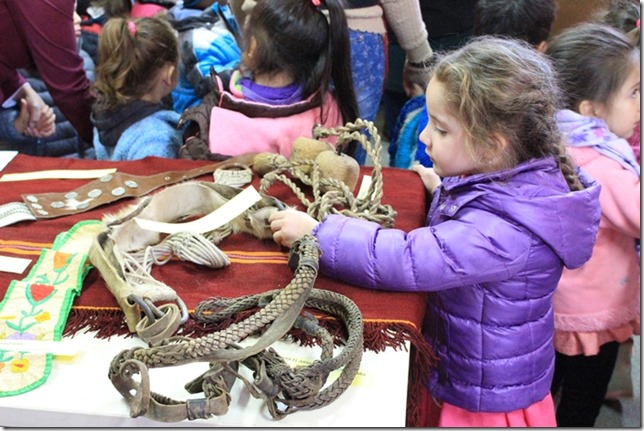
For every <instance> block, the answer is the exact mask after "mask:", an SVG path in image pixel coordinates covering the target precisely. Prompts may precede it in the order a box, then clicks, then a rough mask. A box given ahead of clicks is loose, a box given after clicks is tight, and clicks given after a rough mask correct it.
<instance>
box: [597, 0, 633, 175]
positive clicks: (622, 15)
mask: <svg viewBox="0 0 644 431" xmlns="http://www.w3.org/2000/svg"><path fill="white" fill-rule="evenodd" d="M640 15H641V13H640V2H639V0H611V1H610V2H609V3H608V5H607V6H606V8H605V9H603V10H600V11H599V13H598V17H597V18H598V20H599V21H600V22H603V23H604V24H608V25H610V26H612V27H615V28H616V29H618V30H621V31H622V32H623V33H624V34H626V36H628V38H629V39H630V41H631V43H632V44H633V45H635V46H637V47H640V46H641V40H642V36H641V30H640ZM640 124H641V121H639V122H638V123H637V126H636V127H635V131H634V132H633V134H632V135H631V136H630V137H629V138H628V139H627V140H628V143H629V144H630V145H631V147H633V152H634V153H635V158H636V159H637V163H640V145H641V144H640V134H641V131H640Z"/></svg>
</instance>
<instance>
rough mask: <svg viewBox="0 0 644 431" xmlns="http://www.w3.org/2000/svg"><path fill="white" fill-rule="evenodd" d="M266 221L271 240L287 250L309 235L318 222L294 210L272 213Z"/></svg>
mask: <svg viewBox="0 0 644 431" xmlns="http://www.w3.org/2000/svg"><path fill="white" fill-rule="evenodd" d="M268 221H269V223H270V224H271V230H272V231H273V240H274V241H275V242H276V243H278V244H279V245H283V246H285V247H289V248H290V247H291V246H292V245H293V243H294V242H295V241H296V240H298V239H300V238H302V237H303V236H304V235H307V234H310V233H311V232H312V231H313V228H315V226H317V224H318V221H317V220H315V219H314V218H313V217H311V216H310V215H308V214H307V213H305V212H302V211H297V210H294V209H286V210H284V211H278V212H276V213H273V215H271V216H270V218H269V219H268Z"/></svg>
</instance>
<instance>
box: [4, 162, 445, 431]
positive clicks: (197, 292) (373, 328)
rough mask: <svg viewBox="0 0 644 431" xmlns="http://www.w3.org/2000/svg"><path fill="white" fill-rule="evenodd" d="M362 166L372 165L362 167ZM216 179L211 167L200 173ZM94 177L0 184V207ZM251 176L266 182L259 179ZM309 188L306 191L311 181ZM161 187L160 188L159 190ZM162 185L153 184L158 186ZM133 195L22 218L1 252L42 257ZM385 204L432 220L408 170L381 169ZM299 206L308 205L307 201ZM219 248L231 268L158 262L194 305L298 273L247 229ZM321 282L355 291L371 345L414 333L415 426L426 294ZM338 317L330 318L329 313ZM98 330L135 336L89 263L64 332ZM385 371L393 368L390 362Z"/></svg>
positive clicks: (405, 215)
mask: <svg viewBox="0 0 644 431" xmlns="http://www.w3.org/2000/svg"><path fill="white" fill-rule="evenodd" d="M211 163H212V162H209V161H189V160H180V159H163V158H157V157H148V158H145V159H142V160H136V161H124V162H112V161H97V160H82V159H66V158H45V157H31V156H26V155H20V154H19V155H18V156H16V158H15V159H14V160H13V161H12V162H11V163H9V165H8V166H7V167H6V168H5V169H4V170H3V171H2V174H6V173H22V172H30V171H40V170H51V169H103V168H116V169H117V170H118V171H121V172H126V173H130V174H134V175H151V174H156V173H160V172H165V171H178V170H187V169H191V168H195V167H198V166H204V165H207V164H211ZM361 170H362V174H370V173H371V168H369V167H362V168H361ZM195 180H200V181H212V175H210V174H209V175H204V176H201V177H197V178H195ZM90 181H92V180H88V179H79V180H76V179H73V180H71V179H65V180H51V179H46V180H28V181H11V182H0V191H1V192H0V205H1V204H5V203H9V202H17V201H22V198H21V196H22V195H23V194H29V193H49V192H68V191H71V190H73V189H75V188H77V187H80V186H82V185H84V184H86V183H88V182H90ZM253 184H254V185H255V187H256V188H257V189H258V190H259V178H258V177H257V176H255V178H254V180H253ZM302 187H303V191H306V188H305V186H302ZM158 190H159V189H157V190H156V191H158ZM152 193H154V191H153V192H152ZM267 193H268V194H270V195H272V196H275V197H277V198H279V199H281V200H283V201H284V202H286V203H288V204H290V205H295V204H298V202H299V201H298V200H297V199H296V197H295V196H294V194H293V192H292V191H291V190H290V189H288V188H287V187H286V186H284V185H283V184H281V183H276V184H274V185H273V186H272V187H271V188H270V189H268V191H267ZM133 202H134V199H133V198H126V199H121V200H118V201H116V202H113V203H111V204H108V205H104V206H102V207H98V208H95V209H93V210H90V211H87V212H84V213H81V214H76V215H69V216H64V217H59V218H53V219H40V220H36V221H23V222H20V223H17V224H14V225H11V226H6V227H2V228H0V254H2V255H7V256H14V257H26V258H31V259H33V262H32V264H31V265H30V267H28V268H27V271H29V270H30V268H31V266H33V264H34V263H35V261H36V260H37V258H38V256H39V255H40V252H41V250H42V249H43V248H50V247H51V246H52V243H53V241H54V239H55V238H56V236H57V235H58V234H59V233H61V232H64V231H67V230H69V229H70V228H71V227H72V226H73V225H74V224H75V223H77V222H79V221H82V220H100V219H101V218H102V216H103V214H104V213H113V212H116V211H118V210H119V209H120V208H122V207H123V206H126V205H129V204H131V203H133ZM382 204H389V205H391V206H392V207H393V208H394V210H395V211H396V212H397V217H396V219H395V223H394V227H395V228H399V229H402V230H405V231H409V230H411V229H414V228H416V227H419V226H422V225H424V223H425V217H426V194H425V190H424V188H423V185H422V183H421V181H420V179H419V178H418V176H417V174H415V173H414V172H412V171H410V170H403V169H396V168H383V198H382ZM299 208H300V209H303V208H302V206H301V204H299ZM218 246H219V248H220V249H221V250H222V251H224V252H225V253H226V254H227V255H228V256H229V258H230V261H231V264H230V265H229V266H227V267H225V268H220V269H211V268H206V267H200V266H197V265H194V264H192V263H187V262H182V261H179V260H175V261H172V262H170V263H168V264H166V265H163V266H158V267H155V268H154V270H153V275H154V277H155V278H157V279H159V280H161V281H163V282H164V283H166V284H167V285H169V286H171V287H172V288H173V289H175V290H176V292H177V294H178V296H179V297H180V298H181V299H182V300H183V301H185V303H186V305H187V306H188V309H189V310H190V311H192V310H194V308H195V307H196V305H197V304H199V303H200V302H201V301H203V300H206V299H207V298H209V297H213V296H222V297H238V296H242V295H249V294H256V293H260V292H263V291H267V290H272V289H279V288H283V287H285V286H286V285H287V284H288V283H289V282H290V280H291V279H292V276H293V273H292V271H291V270H290V269H289V268H288V266H287V254H288V253H287V250H286V249H284V248H281V247H280V246H278V245H277V244H275V243H274V242H273V241H270V240H264V241H262V240H258V239H256V238H254V237H252V236H249V235H246V234H233V235H231V236H229V237H227V238H226V239H224V240H223V241H222V242H221V243H220V244H218ZM26 274H27V272H25V273H23V274H21V275H19V276H16V274H10V273H3V272H0V295H2V296H4V294H5V292H6V289H7V288H8V286H9V283H10V282H11V281H12V280H14V279H22V278H24V276H26ZM315 287H316V288H318V289H328V290H332V291H335V292H338V293H341V294H343V295H345V296H347V297H349V298H350V299H352V300H353V301H354V302H355V303H356V305H357V306H358V307H359V308H360V310H361V312H362V315H363V319H364V325H365V327H364V338H365V349H371V350H374V351H381V350H383V349H385V348H388V347H389V348H394V349H400V348H404V342H405V341H409V342H410V344H411V346H412V349H411V361H412V362H411V364H410V380H409V395H408V414H407V425H408V426H416V425H417V424H418V420H419V416H420V414H421V413H420V412H419V410H420V409H422V408H423V406H421V405H419V402H420V392H421V388H422V387H423V386H424V381H425V378H426V376H427V373H428V372H429V366H430V364H431V362H432V361H433V359H434V358H433V355H432V353H431V351H430V350H429V348H428V346H427V345H426V343H425V342H424V340H423V338H422V335H421V334H420V327H421V322H422V319H423V315H424V310H425V294H423V293H396V292H383V291H372V290H367V289H362V288H358V287H356V286H352V285H349V284H347V283H343V282H340V281H337V280H333V279H331V278H329V277H326V276H324V275H323V274H320V275H319V276H318V279H317V281H316V284H315ZM331 320H332V319H331ZM85 328H87V329H89V330H93V331H97V336H98V337H105V338H107V337H109V336H110V335H114V334H118V335H128V330H127V325H126V323H125V319H124V315H123V313H122V312H121V309H120V308H119V307H118V305H117V302H116V300H115V299H114V297H113V296H112V294H111V292H110V291H109V290H108V289H107V287H106V285H105V283H104V281H103V279H102V278H101V275H100V273H99V272H98V271H97V270H96V269H92V270H90V272H89V274H88V275H87V277H86V279H85V281H84V283H83V289H82V291H81V294H80V296H78V297H77V298H76V299H75V301H74V304H73V306H72V309H71V312H70V315H69V318H68V320H67V325H66V327H65V333H66V334H68V335H71V334H73V333H74V332H76V331H79V330H81V329H85ZM208 330H212V328H208V327H204V326H203V325H202V324H200V323H199V322H196V321H194V319H192V318H191V319H189V320H188V322H187V323H186V325H185V326H184V328H182V331H183V332H182V334H183V335H191V336H201V335H204V331H208ZM383 372H385V370H383Z"/></svg>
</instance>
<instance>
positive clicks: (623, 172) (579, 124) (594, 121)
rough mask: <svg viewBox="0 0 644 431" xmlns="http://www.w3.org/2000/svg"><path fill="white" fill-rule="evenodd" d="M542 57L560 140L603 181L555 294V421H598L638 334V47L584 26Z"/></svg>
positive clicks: (584, 423) (589, 424)
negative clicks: (585, 248)
mask: <svg viewBox="0 0 644 431" xmlns="http://www.w3.org/2000/svg"><path fill="white" fill-rule="evenodd" d="M546 54H547V55H548V56H549V57H550V58H551V59H552V60H553V62H554V65H555V69H556V70H557V72H558V75H559V78H560V82H561V86H562V89H563V92H564V94H565V101H564V106H565V108H566V109H564V110H562V111H560V112H558V114H557V120H558V122H559V126H560V129H561V130H562V133H563V135H564V141H565V143H566V145H567V146H568V149H569V151H570V153H571V155H572V157H573V159H574V160H575V162H576V163H577V164H579V165H580V166H582V167H583V168H584V169H585V170H586V171H587V172H588V173H589V174H590V175H592V176H593V177H594V178H596V179H597V181H598V182H599V183H600V184H601V193H600V195H599V200H600V204H601V216H602V217H601V224H600V228H599V232H598V234H597V242H596V243H595V246H594V249H593V253H592V256H591V258H590V260H589V261H588V262H587V263H586V264H585V265H583V266H582V267H580V268H577V269H569V270H564V273H563V275H562V277H561V281H560V282H559V286H558V288H557V291H556V293H555V296H554V307H555V329H556V335H555V347H556V349H557V362H556V368H555V377H554V380H553V384H552V391H553V394H554V393H556V392H557V390H559V389H561V402H560V404H559V407H558V409H557V423H558V425H559V426H577V427H592V426H594V424H595V419H596V418H597V415H598V414H599V410H600V408H601V405H602V402H603V400H604V397H605V395H606V389H607V387H608V383H609V381H610V378H611V375H612V372H613V368H614V366H615V361H616V359H617V352H618V348H619V343H620V342H623V341H626V340H627V339H629V338H630V337H631V336H632V335H633V334H635V335H638V334H639V332H640V330H639V327H640V264H639V255H638V252H637V249H636V241H637V240H639V238H640V215H641V213H640V203H641V197H640V192H641V189H640V169H639V163H638V162H637V160H636V159H635V155H634V153H633V150H632V148H631V147H630V146H629V144H628V142H627V141H626V138H628V137H630V136H631V135H632V134H633V130H634V129H635V127H636V125H637V123H638V122H639V120H640V51H639V48H636V47H635V46H633V44H632V43H631V42H630V41H629V40H628V39H627V37H626V36H625V35H624V34H623V33H621V32H619V31H618V30H616V29H614V28H611V27H609V26H606V25H602V24H595V23H584V24H580V25H578V26H576V27H573V28H570V29H568V30H565V31H563V32H562V33H560V34H559V35H557V36H556V37H555V38H553V40H552V41H551V42H550V45H549V47H548V49H547V50H546ZM575 212H576V213H577V214H579V210H575Z"/></svg>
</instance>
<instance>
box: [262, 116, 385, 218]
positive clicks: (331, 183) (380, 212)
mask: <svg viewBox="0 0 644 431" xmlns="http://www.w3.org/2000/svg"><path fill="white" fill-rule="evenodd" d="M365 129H366V133H365ZM313 134H314V137H315V138H316V139H318V138H328V137H330V136H336V137H337V143H336V146H337V147H343V146H344V145H346V144H347V143H349V142H351V141H358V142H359V143H360V145H362V147H363V148H364V150H365V152H366V153H367V155H368V156H369V157H370V158H371V160H372V161H373V171H372V174H371V179H372V180H371V184H370V185H369V189H368V190H367V193H366V194H365V195H364V196H359V197H355V196H354V195H353V193H352V191H351V190H349V187H347V185H346V184H344V183H343V182H342V181H339V180H337V179H334V178H320V169H319V166H318V164H317V163H316V162H315V161H314V160H294V161H289V160H286V158H284V157H281V158H280V157H276V158H275V161H274V167H275V168H274V169H273V170H272V171H270V172H268V173H266V174H264V176H263V177H262V179H261V181H260V193H266V191H267V190H268V189H269V188H270V187H271V186H272V185H273V183H274V182H276V181H280V182H282V183H284V184H285V185H286V186H287V187H289V188H290V189H291V190H292V191H293V193H294V194H295V195H296V196H297V198H298V199H299V200H300V202H301V203H302V205H304V207H305V208H306V212H307V213H308V214H309V215H310V216H311V217H313V218H315V219H316V220H322V219H323V218H324V217H326V216H327V215H328V214H342V215H345V216H347V217H353V218H363V219H367V220H370V221H374V222H376V223H378V224H380V225H382V226H384V227H392V226H393V223H394V220H395V218H396V212H395V211H394V209H393V208H392V207H391V205H382V204H381V203H380V200H381V199H382V196H383V190H382V184H383V182H382V164H381V163H380V155H381V152H382V145H381V143H380V135H379V134H378V130H377V129H376V127H375V126H374V124H373V123H372V122H371V121H366V120H362V119H357V120H356V122H355V123H347V124H346V125H344V126H341V127H336V128H322V127H316V128H315V129H314V131H313ZM302 167H310V169H302ZM307 171H308V172H309V173H306V172H307ZM287 174H288V175H287ZM292 178H295V179H297V180H299V181H300V182H301V183H303V184H304V185H307V186H310V187H311V188H312V191H313V200H308V199H307V197H306V195H305V194H304V192H302V190H301V189H300V187H299V186H298V185H297V184H296V182H295V181H293V179H292Z"/></svg>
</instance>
